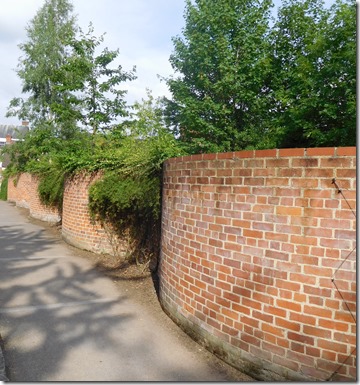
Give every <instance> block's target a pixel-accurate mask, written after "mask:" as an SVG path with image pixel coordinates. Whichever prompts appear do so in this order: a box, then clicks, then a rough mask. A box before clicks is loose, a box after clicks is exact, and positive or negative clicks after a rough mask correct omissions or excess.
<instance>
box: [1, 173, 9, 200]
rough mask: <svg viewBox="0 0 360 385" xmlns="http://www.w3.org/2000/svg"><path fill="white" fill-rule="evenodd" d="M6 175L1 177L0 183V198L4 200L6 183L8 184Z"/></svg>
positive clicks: (5, 198)
mask: <svg viewBox="0 0 360 385" xmlns="http://www.w3.org/2000/svg"><path fill="white" fill-rule="evenodd" d="M8 180H9V178H8V177H3V178H2V179H1V185H0V200H3V201H6V200H7V185H8Z"/></svg>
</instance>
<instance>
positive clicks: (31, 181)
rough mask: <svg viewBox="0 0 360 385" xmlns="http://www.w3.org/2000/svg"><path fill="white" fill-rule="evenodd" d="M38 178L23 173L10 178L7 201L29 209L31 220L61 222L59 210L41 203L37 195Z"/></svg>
mask: <svg viewBox="0 0 360 385" xmlns="http://www.w3.org/2000/svg"><path fill="white" fill-rule="evenodd" d="M38 185H39V178H38V177H37V176H36V175H31V174H29V173H23V174H20V175H18V176H17V177H11V178H9V181H8V201H10V202H14V203H15V204H16V206H18V207H24V208H27V209H29V211H30V216H31V217H32V218H36V219H40V220H42V221H46V222H49V223H58V222H60V221H61V215H60V213H59V210H58V209H57V208H54V207H49V206H46V205H44V204H42V203H41V201H40V197H39V194H38Z"/></svg>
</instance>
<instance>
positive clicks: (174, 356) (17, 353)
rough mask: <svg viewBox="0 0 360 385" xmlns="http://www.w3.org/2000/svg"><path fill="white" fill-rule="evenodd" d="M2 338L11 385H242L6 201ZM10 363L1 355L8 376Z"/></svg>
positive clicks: (1, 226) (1, 218) (0, 266)
mask: <svg viewBox="0 0 360 385" xmlns="http://www.w3.org/2000/svg"><path fill="white" fill-rule="evenodd" d="M180 333H182V332H181V331H180ZM0 335H1V337H2V345H3V347H4V358H5V364H6V367H7V370H6V375H7V377H8V378H9V380H10V381H17V382H30V381H36V382H38V381H233V380H234V378H232V377H231V375H230V374H229V373H230V372H228V371H226V370H218V368H217V367H216V366H214V365H213V364H212V362H211V361H209V360H207V359H205V358H203V357H204V356H202V355H199V352H198V351H201V349H197V348H196V349H194V346H197V347H199V345H197V344H195V343H194V345H193V346H192V349H189V346H188V345H182V344H181V340H182V339H179V338H177V336H176V335H174V334H173V333H170V332H169V331H168V330H167V329H166V328H165V329H164V328H162V327H161V325H159V323H158V322H157V320H156V318H154V317H152V315H151V314H149V313H148V312H147V311H146V309H144V308H143V307H141V306H140V305H139V303H135V302H134V301H132V300H131V299H130V298H129V297H128V296H127V294H126V291H121V290H120V289H119V287H118V286H116V285H115V283H114V282H113V281H112V280H111V279H110V278H109V277H106V276H105V275H103V274H102V273H101V272H99V271H98V270H96V269H95V268H94V266H93V265H92V264H91V263H90V262H89V261H88V260H86V259H84V258H80V257H78V256H76V255H75V254H74V253H73V252H72V250H71V249H70V248H69V247H67V246H66V245H65V244H64V242H63V241H61V240H59V239H56V238H55V237H53V236H52V235H51V233H49V232H48V231H46V229H45V228H44V227H42V226H39V225H37V224H34V223H32V221H30V220H28V219H27V217H26V216H24V215H22V214H21V213H20V211H19V209H18V208H16V207H14V206H13V205H12V204H10V203H8V202H2V201H0ZM0 350H1V349H0ZM2 364H3V362H2V359H1V352H0V376H1V367H2ZM239 375H240V374H239ZM239 378H240V380H244V381H249V380H251V378H250V377H248V376H246V375H241V376H240V377H239V376H238V377H237V378H236V379H235V380H239ZM0 380H1V379H0Z"/></svg>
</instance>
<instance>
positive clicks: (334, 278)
mask: <svg viewBox="0 0 360 385" xmlns="http://www.w3.org/2000/svg"><path fill="white" fill-rule="evenodd" d="M333 178H336V180H335V183H336V185H335V184H334V183H333ZM339 189H341V192H339ZM344 197H345V198H346V199H345V198H344ZM355 205H356V149H355V148H352V147H351V148H349V147H348V148H318V149H316V148H315V149H289V150H287V149H282V150H262V151H241V152H233V153H223V154H203V155H195V156H188V157H182V158H176V159H170V160H168V161H167V162H166V163H165V165H164V185H163V213H162V249H161V258H160V265H159V281H160V301H161V304H162V306H163V308H164V310H165V311H166V312H167V313H168V314H169V316H170V317H172V318H173V319H174V320H175V321H176V322H177V323H178V324H179V325H181V326H182V327H183V328H184V329H185V330H186V331H187V332H188V333H189V334H191V335H192V336H193V337H194V338H196V339H198V340H199V341H201V342H202V343H204V344H205V345H206V346H207V347H208V348H209V349H210V350H212V351H213V352H214V353H216V354H217V355H219V356H221V357H222V358H223V359H224V360H225V361H227V362H229V363H230V364H231V365H233V366H235V367H238V368H239V369H241V370H244V371H246V372H248V373H249V374H250V375H252V376H255V377H256V378H258V379H264V380H277V379H288V380H326V379H332V380H355V379H356V356H355V354H356V353H355V351H354V349H355V347H356V322H355V317H356V256H355V254H356V249H355V237H356V217H355Z"/></svg>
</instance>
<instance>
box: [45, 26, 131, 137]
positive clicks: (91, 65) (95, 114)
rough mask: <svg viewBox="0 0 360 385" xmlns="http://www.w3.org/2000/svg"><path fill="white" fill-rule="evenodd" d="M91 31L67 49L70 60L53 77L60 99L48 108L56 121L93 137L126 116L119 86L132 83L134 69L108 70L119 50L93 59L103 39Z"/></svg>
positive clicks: (105, 50)
mask: <svg viewBox="0 0 360 385" xmlns="http://www.w3.org/2000/svg"><path fill="white" fill-rule="evenodd" d="M92 33H93V28H92V26H91V25H90V29H89V32H88V33H87V34H86V35H85V34H84V33H82V32H81V35H80V37H79V38H73V39H72V40H71V41H70V42H69V45H70V47H71V49H72V52H71V55H70V57H69V58H68V59H67V61H66V63H65V64H64V65H63V66H61V67H60V68H59V69H58V70H57V71H56V72H55V76H54V82H55V83H56V89H57V90H58V91H59V92H61V93H62V94H63V95H64V98H63V99H62V100H60V101H59V102H57V101H55V102H54V103H53V104H52V109H53V110H54V111H56V114H57V116H58V117H59V119H60V120H67V119H68V118H72V119H75V120H76V121H78V122H79V123H81V124H82V125H83V126H85V127H86V128H87V129H90V130H91V131H92V132H93V134H96V133H97V131H98V130H99V129H100V130H102V131H105V130H108V129H110V128H111V124H112V122H113V121H114V120H116V119H117V118H118V117H119V116H126V115H127V114H128V112H127V107H126V102H125V99H124V95H125V94H126V92H127V91H126V90H121V89H119V87H118V86H119V84H120V83H122V82H126V81H130V80H134V79H135V78H136V77H135V75H134V72H135V67H134V68H133V70H132V71H130V72H125V71H123V69H122V67H121V65H118V66H117V67H115V68H109V65H110V64H112V63H113V61H114V60H115V59H116V58H117V57H118V55H119V50H116V51H110V50H109V49H107V48H105V49H104V50H103V51H102V52H101V53H100V54H99V55H97V56H96V49H97V48H98V46H99V45H100V44H101V43H102V42H103V36H101V37H100V38H96V37H94V36H92V35H91V34H92Z"/></svg>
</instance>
